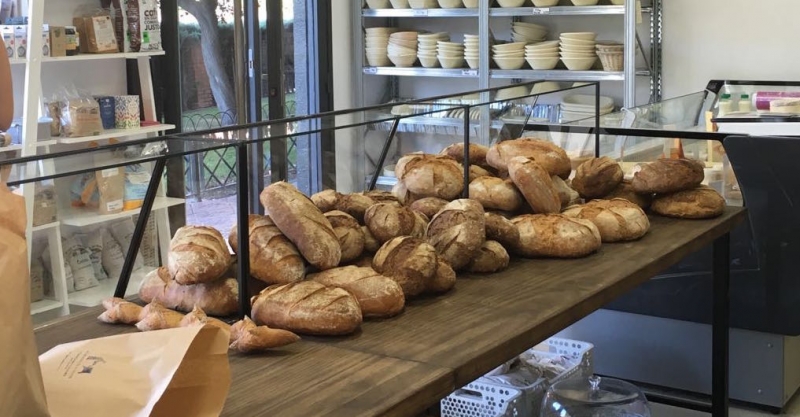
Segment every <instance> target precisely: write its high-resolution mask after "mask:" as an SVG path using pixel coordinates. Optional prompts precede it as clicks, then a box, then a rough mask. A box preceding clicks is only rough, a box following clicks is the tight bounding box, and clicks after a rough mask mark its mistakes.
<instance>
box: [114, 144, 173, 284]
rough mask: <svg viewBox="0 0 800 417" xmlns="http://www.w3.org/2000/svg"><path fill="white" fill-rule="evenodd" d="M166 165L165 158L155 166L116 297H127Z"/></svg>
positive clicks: (159, 160)
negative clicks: (129, 283)
mask: <svg viewBox="0 0 800 417" xmlns="http://www.w3.org/2000/svg"><path fill="white" fill-rule="evenodd" d="M166 164H167V158H166V157H164V158H159V159H156V162H155V164H154V166H153V173H152V176H151V177H150V183H149V184H148V185H147V192H146V193H145V195H144V201H142V208H141V210H139V219H138V220H137V221H136V227H135V228H134V229H133V236H132V237H131V245H130V246H129V247H128V253H126V254H125V263H123V264H122V272H121V273H120V276H119V281H117V288H116V289H115V290H114V297H118V298H123V297H125V292H126V291H127V290H128V282H130V280H131V273H132V272H133V264H134V262H135V261H136V256H137V255H138V254H139V247H141V246H142V237H144V229H145V228H146V227H147V220H148V219H149V218H150V212H151V211H152V210H153V202H155V200H156V194H158V186H159V185H160V184H161V177H162V176H163V175H164V167H165V166H166ZM120 169H124V168H120Z"/></svg>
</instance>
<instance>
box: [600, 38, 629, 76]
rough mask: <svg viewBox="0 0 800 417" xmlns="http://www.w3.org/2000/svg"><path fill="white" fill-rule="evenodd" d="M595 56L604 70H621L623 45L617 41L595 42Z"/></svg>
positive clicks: (623, 61) (623, 52) (623, 58)
mask: <svg viewBox="0 0 800 417" xmlns="http://www.w3.org/2000/svg"><path fill="white" fill-rule="evenodd" d="M596 47H597V56H599V57H600V63H602V64H603V69H604V70H606V71H622V70H623V69H624V67H625V45H623V44H621V43H619V42H597V46H596Z"/></svg>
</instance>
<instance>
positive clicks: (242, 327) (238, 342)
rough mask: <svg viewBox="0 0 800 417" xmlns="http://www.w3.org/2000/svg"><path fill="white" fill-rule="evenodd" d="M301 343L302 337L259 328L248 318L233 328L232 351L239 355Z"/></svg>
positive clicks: (262, 327) (285, 331)
mask: <svg viewBox="0 0 800 417" xmlns="http://www.w3.org/2000/svg"><path fill="white" fill-rule="evenodd" d="M299 341H300V336H298V335H296V334H294V333H292V332H290V331H288V330H282V329H270V328H269V327H267V326H257V325H256V323H255V322H254V321H253V320H251V319H250V317H247V316H244V319H242V320H239V321H237V322H236V323H234V324H233V326H231V345H230V349H232V350H235V351H237V352H239V353H254V352H263V351H265V350H269V349H274V348H278V347H281V346H286V345H290V344H292V343H295V342H299Z"/></svg>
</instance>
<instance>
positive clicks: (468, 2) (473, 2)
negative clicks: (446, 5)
mask: <svg viewBox="0 0 800 417" xmlns="http://www.w3.org/2000/svg"><path fill="white" fill-rule="evenodd" d="M478 1H479V0H463V1H462V3H464V7H466V8H468V9H477V8H478Z"/></svg>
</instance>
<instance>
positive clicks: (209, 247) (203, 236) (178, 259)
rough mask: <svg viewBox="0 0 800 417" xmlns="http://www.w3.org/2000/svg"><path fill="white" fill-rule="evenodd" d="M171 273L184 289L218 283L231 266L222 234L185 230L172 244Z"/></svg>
mask: <svg viewBox="0 0 800 417" xmlns="http://www.w3.org/2000/svg"><path fill="white" fill-rule="evenodd" d="M167 265H168V266H169V273H170V275H171V276H172V277H174V278H175V281H177V282H178V283H179V284H181V285H190V284H199V283H203V282H211V281H215V280H217V279H219V278H220V277H221V276H222V275H223V274H224V273H225V271H227V270H228V267H229V266H230V265H231V254H230V252H229V251H228V245H226V244H225V239H223V237H222V234H221V233H220V232H219V231H218V230H217V229H214V228H213V227H207V226H183V227H181V228H179V229H178V230H177V231H176V232H175V236H173V237H172V240H171V241H170V243H169V255H168V260H167Z"/></svg>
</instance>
